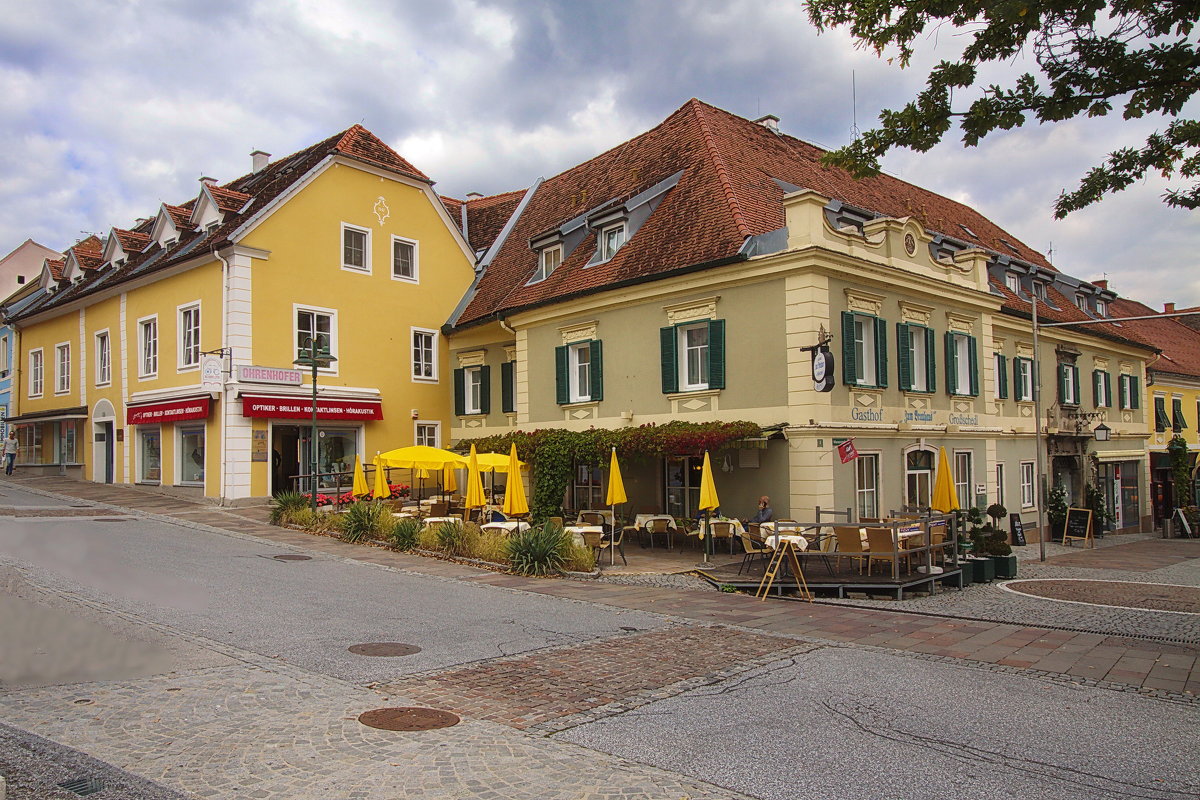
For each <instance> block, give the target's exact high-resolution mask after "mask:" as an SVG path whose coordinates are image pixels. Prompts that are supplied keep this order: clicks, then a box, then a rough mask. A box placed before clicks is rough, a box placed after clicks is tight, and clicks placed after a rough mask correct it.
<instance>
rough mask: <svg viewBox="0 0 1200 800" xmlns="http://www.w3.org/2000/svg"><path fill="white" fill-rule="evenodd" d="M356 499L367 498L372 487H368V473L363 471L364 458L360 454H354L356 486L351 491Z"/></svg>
mask: <svg viewBox="0 0 1200 800" xmlns="http://www.w3.org/2000/svg"><path fill="white" fill-rule="evenodd" d="M350 492H351V494H353V495H354V497H356V498H359V497H366V496H367V495H369V494H370V493H371V487H370V486H367V473H366V472H364V471H363V465H362V456H360V455H359V454H358V453H355V454H354V484H353V486H352V487H351V489H350Z"/></svg>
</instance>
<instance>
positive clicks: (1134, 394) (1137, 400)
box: [1129, 375, 1142, 409]
mask: <svg viewBox="0 0 1200 800" xmlns="http://www.w3.org/2000/svg"><path fill="white" fill-rule="evenodd" d="M1129 407H1130V408H1132V409H1138V408H1141V407H1142V381H1141V379H1140V378H1138V377H1137V376H1136V375H1130V376H1129Z"/></svg>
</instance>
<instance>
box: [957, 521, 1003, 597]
mask: <svg viewBox="0 0 1200 800" xmlns="http://www.w3.org/2000/svg"><path fill="white" fill-rule="evenodd" d="M966 519H967V524H968V525H969V526H970V528H969V530H968V531H967V537H968V538H969V539H970V542H971V555H969V556H967V558H966V561H965V566H964V572H965V570H966V567H968V566H969V568H970V570H971V581H972V582H974V583H989V582H990V581H991V580H992V579H993V578H995V577H996V567H995V564H994V562H993V561H992V559H991V557H990V555H989V552H990V548H991V535H992V534H993V533H994V532H995V528H994V527H993V526H992V523H990V522H988V523H986V524H985V523H984V522H983V512H982V511H980V510H979V509H978V508H969V509H967V511H966Z"/></svg>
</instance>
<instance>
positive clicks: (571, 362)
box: [554, 339, 604, 404]
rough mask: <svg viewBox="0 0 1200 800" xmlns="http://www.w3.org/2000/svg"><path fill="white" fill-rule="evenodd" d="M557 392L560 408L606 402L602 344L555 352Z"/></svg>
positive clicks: (576, 344) (593, 342)
mask: <svg viewBox="0 0 1200 800" xmlns="http://www.w3.org/2000/svg"><path fill="white" fill-rule="evenodd" d="M554 388H555V399H556V401H557V402H558V403H559V404H566V403H586V402H589V401H596V400H603V399H604V362H603V354H602V348H601V345H600V342H599V341H598V340H596V339H592V340H589V341H586V342H574V343H572V344H566V345H562V346H561V347H557V348H555V350H554Z"/></svg>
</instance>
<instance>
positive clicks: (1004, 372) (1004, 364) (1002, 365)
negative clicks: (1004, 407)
mask: <svg viewBox="0 0 1200 800" xmlns="http://www.w3.org/2000/svg"><path fill="white" fill-rule="evenodd" d="M996 381H997V383H998V384H999V386H998V387H997V392H998V395H997V396H998V397H999V398H1000V399H1001V400H1007V399H1008V358H1007V357H1006V356H1005V355H1004V354H1003V353H997V354H996Z"/></svg>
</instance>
